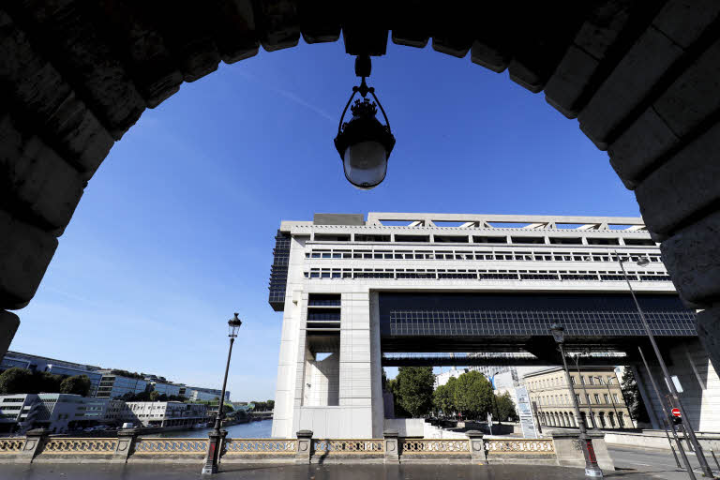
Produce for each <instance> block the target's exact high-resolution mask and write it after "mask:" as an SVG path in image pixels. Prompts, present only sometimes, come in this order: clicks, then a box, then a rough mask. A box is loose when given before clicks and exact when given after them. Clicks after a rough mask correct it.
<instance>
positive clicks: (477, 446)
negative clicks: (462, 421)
mask: <svg viewBox="0 0 720 480" xmlns="http://www.w3.org/2000/svg"><path fill="white" fill-rule="evenodd" d="M465 435H467V437H468V441H469V442H470V458H471V460H472V461H473V463H475V462H484V461H486V460H487V456H486V455H485V442H484V441H483V436H484V435H483V433H482V432H480V431H478V430H468V431H467V432H465Z"/></svg>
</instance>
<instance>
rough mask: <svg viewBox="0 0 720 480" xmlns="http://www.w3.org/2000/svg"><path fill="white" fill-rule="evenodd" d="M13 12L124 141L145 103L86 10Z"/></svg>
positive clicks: (57, 4) (63, 5) (65, 1)
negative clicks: (123, 136)
mask: <svg viewBox="0 0 720 480" xmlns="http://www.w3.org/2000/svg"><path fill="white" fill-rule="evenodd" d="M11 8H12V11H13V14H14V15H17V16H18V17H22V19H23V27H24V28H25V29H26V31H27V32H28V36H29V37H30V38H32V41H33V42H34V43H35V44H37V45H40V46H42V49H43V51H44V52H48V54H49V55H50V56H51V57H52V61H53V64H54V65H56V68H58V70H59V71H60V72H61V73H62V75H63V76H64V77H66V78H68V79H69V81H70V83H71V84H72V85H73V86H74V87H75V89H76V90H78V92H79V93H81V94H82V96H83V98H84V99H85V101H86V102H87V104H88V106H89V107H90V108H91V109H92V110H93V112H94V113H95V115H97V117H98V118H99V119H101V121H102V122H103V124H104V125H105V126H106V128H107V130H108V131H109V132H110V134H111V135H112V136H113V137H114V138H115V139H119V138H121V137H122V135H123V134H124V133H125V132H126V131H127V130H128V129H129V128H130V127H131V126H133V125H134V124H135V122H136V121H137V120H138V119H139V118H140V115H141V114H142V112H143V110H145V107H146V103H145V100H144V99H143V98H142V97H141V96H140V94H139V93H138V91H137V89H136V88H135V85H134V84H133V82H132V81H131V80H130V78H128V76H127V73H126V71H125V68H124V67H123V65H122V64H121V63H120V61H119V60H118V59H117V58H116V57H115V55H114V53H113V52H112V51H111V50H110V48H109V46H108V45H107V43H105V42H104V41H102V35H101V34H100V33H99V32H98V25H97V22H95V21H94V20H93V18H92V16H91V14H90V12H89V11H88V10H87V4H84V3H83V2H76V1H73V0H56V1H53V2H26V3H25V4H24V5H23V6H20V5H19V4H16V5H13V6H12V7H11Z"/></svg>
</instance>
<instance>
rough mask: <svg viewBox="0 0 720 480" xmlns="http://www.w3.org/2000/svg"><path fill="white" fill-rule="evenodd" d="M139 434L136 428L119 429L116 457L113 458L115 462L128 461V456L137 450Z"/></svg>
mask: <svg viewBox="0 0 720 480" xmlns="http://www.w3.org/2000/svg"><path fill="white" fill-rule="evenodd" d="M137 435H138V434H137V430H135V429H134V428H128V429H123V430H119V431H118V443H117V447H116V448H115V458H113V459H112V462H113V463H127V461H128V458H130V455H132V454H133V451H134V450H135V442H136V441H137Z"/></svg>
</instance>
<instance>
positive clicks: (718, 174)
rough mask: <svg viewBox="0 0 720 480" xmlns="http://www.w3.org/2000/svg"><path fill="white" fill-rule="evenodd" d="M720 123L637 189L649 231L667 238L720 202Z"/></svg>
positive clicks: (647, 178) (636, 193)
mask: <svg viewBox="0 0 720 480" xmlns="http://www.w3.org/2000/svg"><path fill="white" fill-rule="evenodd" d="M718 144H720V123H718V124H716V125H715V126H714V127H712V128H711V129H709V130H708V131H707V132H705V133H704V134H703V135H702V136H700V137H698V138H697V139H695V140H694V141H693V142H692V143H690V144H688V145H687V146H685V148H684V149H682V150H681V151H680V152H678V153H677V154H675V155H674V156H673V157H672V158H671V159H669V160H668V161H666V162H665V163H664V164H663V165H662V166H660V167H659V168H658V169H656V170H655V171H653V172H652V173H651V174H650V175H648V176H647V177H646V178H645V179H644V180H643V181H642V183H640V184H639V185H638V186H637V188H636V189H635V195H636V197H637V200H638V203H639V204H640V211H641V212H642V216H643V219H644V220H645V224H646V225H647V227H648V229H650V230H652V231H654V232H656V233H659V234H664V235H669V234H672V232H673V230H675V229H676V228H678V227H679V226H680V225H682V224H683V223H684V222H685V221H686V219H688V218H689V217H691V216H694V215H696V214H697V213H698V212H700V211H701V210H703V209H705V208H707V207H709V206H710V205H712V204H714V203H715V202H717V201H718V200H720V181H719V180H718V179H720V162H717V161H713V160H712V159H714V158H716V156H717V146H718Z"/></svg>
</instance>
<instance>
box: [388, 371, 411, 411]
mask: <svg viewBox="0 0 720 480" xmlns="http://www.w3.org/2000/svg"><path fill="white" fill-rule="evenodd" d="M386 390H387V391H388V392H390V393H392V396H393V406H394V407H395V411H394V412H393V413H394V414H395V415H394V416H395V418H407V417H409V416H410V414H409V413H408V412H407V410H405V408H403V406H402V405H401V404H400V383H399V381H398V379H397V378H393V379H392V380H388V381H387V383H386Z"/></svg>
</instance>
